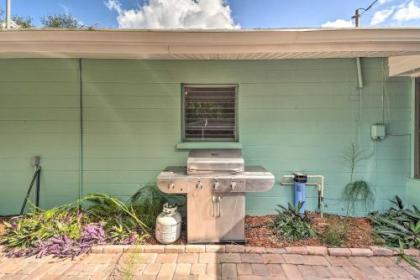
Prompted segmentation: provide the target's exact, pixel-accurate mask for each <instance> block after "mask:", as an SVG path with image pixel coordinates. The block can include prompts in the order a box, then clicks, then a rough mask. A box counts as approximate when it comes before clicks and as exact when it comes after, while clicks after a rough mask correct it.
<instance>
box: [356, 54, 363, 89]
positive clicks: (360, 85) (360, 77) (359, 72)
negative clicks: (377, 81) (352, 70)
mask: <svg viewBox="0 0 420 280" xmlns="http://www.w3.org/2000/svg"><path fill="white" fill-rule="evenodd" d="M356 67H357V87H358V88H359V89H361V88H363V75H362V63H361V62H360V57H356Z"/></svg>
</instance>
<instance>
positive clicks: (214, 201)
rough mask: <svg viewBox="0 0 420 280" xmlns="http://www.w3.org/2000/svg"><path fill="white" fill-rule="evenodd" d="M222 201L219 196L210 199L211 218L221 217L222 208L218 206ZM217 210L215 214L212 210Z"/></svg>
mask: <svg viewBox="0 0 420 280" xmlns="http://www.w3.org/2000/svg"><path fill="white" fill-rule="evenodd" d="M221 200H222V198H221V197H220V196H215V195H213V196H212V198H211V201H212V214H211V215H212V216H213V217H216V218H218V217H220V216H221V215H222V208H221V206H220V201H221ZM215 207H216V208H217V213H215V211H214V208H215Z"/></svg>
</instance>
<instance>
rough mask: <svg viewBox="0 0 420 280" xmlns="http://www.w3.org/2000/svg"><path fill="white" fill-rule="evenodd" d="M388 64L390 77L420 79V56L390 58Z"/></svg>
mask: <svg viewBox="0 0 420 280" xmlns="http://www.w3.org/2000/svg"><path fill="white" fill-rule="evenodd" d="M388 64H389V65H388V66H389V75H390V76H410V77H420V55H406V56H405V55H404V56H395V57H390V58H389V60H388Z"/></svg>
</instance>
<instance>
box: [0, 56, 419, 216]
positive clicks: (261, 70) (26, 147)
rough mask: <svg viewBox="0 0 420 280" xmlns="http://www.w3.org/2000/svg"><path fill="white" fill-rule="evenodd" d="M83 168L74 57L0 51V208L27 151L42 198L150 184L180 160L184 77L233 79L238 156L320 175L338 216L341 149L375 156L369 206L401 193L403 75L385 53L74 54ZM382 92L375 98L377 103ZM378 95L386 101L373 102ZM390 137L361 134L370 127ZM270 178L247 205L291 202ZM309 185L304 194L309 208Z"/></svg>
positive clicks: (406, 100)
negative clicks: (254, 56)
mask: <svg viewBox="0 0 420 280" xmlns="http://www.w3.org/2000/svg"><path fill="white" fill-rule="evenodd" d="M81 68H82V73H81V76H82V81H83V82H82V89H83V90H82V92H83V104H84V110H83V113H84V118H85V121H84V138H83V139H84V145H83V150H84V156H83V161H82V164H83V166H84V169H83V172H81V173H80V172H79V169H80V165H81V161H80V135H79V113H80V111H79V94H80V88H79V86H80V83H79V77H80V73H79V61H78V60H67V59H41V60H37V59H12V60H0V133H1V139H0V141H1V145H0V176H1V177H0V191H1V193H2V195H1V197H0V214H11V213H16V212H17V211H18V208H19V206H20V203H21V201H22V199H23V196H24V192H25V189H26V187H27V184H28V183H29V180H30V177H31V175H32V174H31V173H32V169H31V167H30V157H31V156H33V155H35V154H40V155H41V156H42V157H43V168H44V172H43V176H42V199H41V204H42V206H43V207H49V206H52V205H55V204H57V203H61V202H64V201H70V200H72V199H74V198H75V197H77V195H78V191H79V180H80V177H79V176H80V175H82V179H83V193H85V194H86V193H89V192H93V191H96V192H98V191H100V192H110V193H113V194H117V195H119V196H121V197H127V196H129V195H130V194H131V193H133V192H134V191H135V190H136V189H137V188H138V186H139V185H140V184H142V183H147V182H153V181H154V179H155V177H156V175H157V173H158V172H159V170H161V169H162V168H164V167H165V166H166V165H179V164H185V161H186V156H187V151H185V150H177V149H176V147H175V146H176V144H177V143H179V142H180V127H181V123H180V122H181V114H180V113H181V112H180V101H181V97H180V94H181V93H180V89H181V85H180V84H181V83H238V84H239V130H240V142H241V144H242V146H243V154H244V156H245V160H246V162H247V164H250V165H251V164H260V165H263V166H265V167H266V168H267V169H269V170H270V171H272V172H273V173H274V174H275V175H276V179H277V182H278V181H279V180H280V178H281V176H282V175H284V174H290V173H291V172H292V171H294V170H303V171H306V172H308V173H311V174H322V175H325V176H326V192H325V195H326V204H327V207H326V211H328V212H331V213H343V211H344V208H345V205H344V202H343V201H342V200H341V193H342V189H343V186H344V185H345V184H346V183H347V181H348V177H349V173H348V168H347V167H346V165H345V162H344V161H343V159H342V154H343V153H344V151H345V150H346V149H347V148H348V146H349V145H350V144H351V143H352V142H357V143H359V145H360V146H361V147H362V148H363V149H365V150H366V152H367V153H369V154H370V153H371V154H372V156H371V157H370V159H369V160H368V161H366V162H365V163H364V164H363V165H362V166H361V168H360V169H358V172H357V175H356V177H357V178H363V179H365V180H367V181H368V182H369V183H370V184H371V186H372V187H373V188H374V190H375V192H376V202H375V208H377V209H379V210H382V209H384V208H385V207H387V206H388V202H387V200H388V199H390V198H392V196H393V195H395V194H398V195H400V196H402V197H404V198H405V197H406V193H407V189H408V187H407V183H408V178H409V176H410V161H411V148H410V147H411V142H410V141H411V130H412V128H411V123H412V122H411V112H412V109H411V96H412V92H411V91H412V88H411V82H410V80H409V79H406V78H393V79H388V78H386V73H387V69H386V60H383V59H363V60H362V68H363V75H364V83H365V87H364V88H363V90H361V91H359V90H358V89H357V88H356V85H357V81H356V77H357V75H356V65H355V60H354V59H324V60H281V61H137V60H83V61H82V67H81ZM382 101H383V102H382ZM382 104H383V105H384V106H382ZM382 118H384V119H385V122H386V123H387V126H388V130H389V132H390V134H391V135H390V136H388V137H387V138H386V140H384V141H383V142H378V143H375V142H372V141H371V140H370V136H369V134H370V131H369V129H370V125H371V124H372V123H376V122H381V121H382ZM291 197H292V192H291V188H290V187H283V186H280V185H279V184H278V183H277V184H276V185H275V186H274V188H273V189H272V190H271V191H269V192H266V193H256V194H249V195H247V212H248V213H250V214H262V213H271V212H273V209H274V207H275V205H277V204H284V203H287V202H288V201H290V200H291ZM315 206H316V193H315V192H314V191H313V189H311V191H309V192H308V207H309V208H310V209H313V208H314V207H315ZM358 210H359V211H358V213H357V214H360V215H363V214H365V210H364V208H363V207H360V208H359V209H358Z"/></svg>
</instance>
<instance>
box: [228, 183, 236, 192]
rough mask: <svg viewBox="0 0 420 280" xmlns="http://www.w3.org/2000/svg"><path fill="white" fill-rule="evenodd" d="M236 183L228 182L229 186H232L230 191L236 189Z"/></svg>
mask: <svg viewBox="0 0 420 280" xmlns="http://www.w3.org/2000/svg"><path fill="white" fill-rule="evenodd" d="M236 185H237V183H236V182H231V183H230V187H231V188H232V191H234V190H235V189H236Z"/></svg>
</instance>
